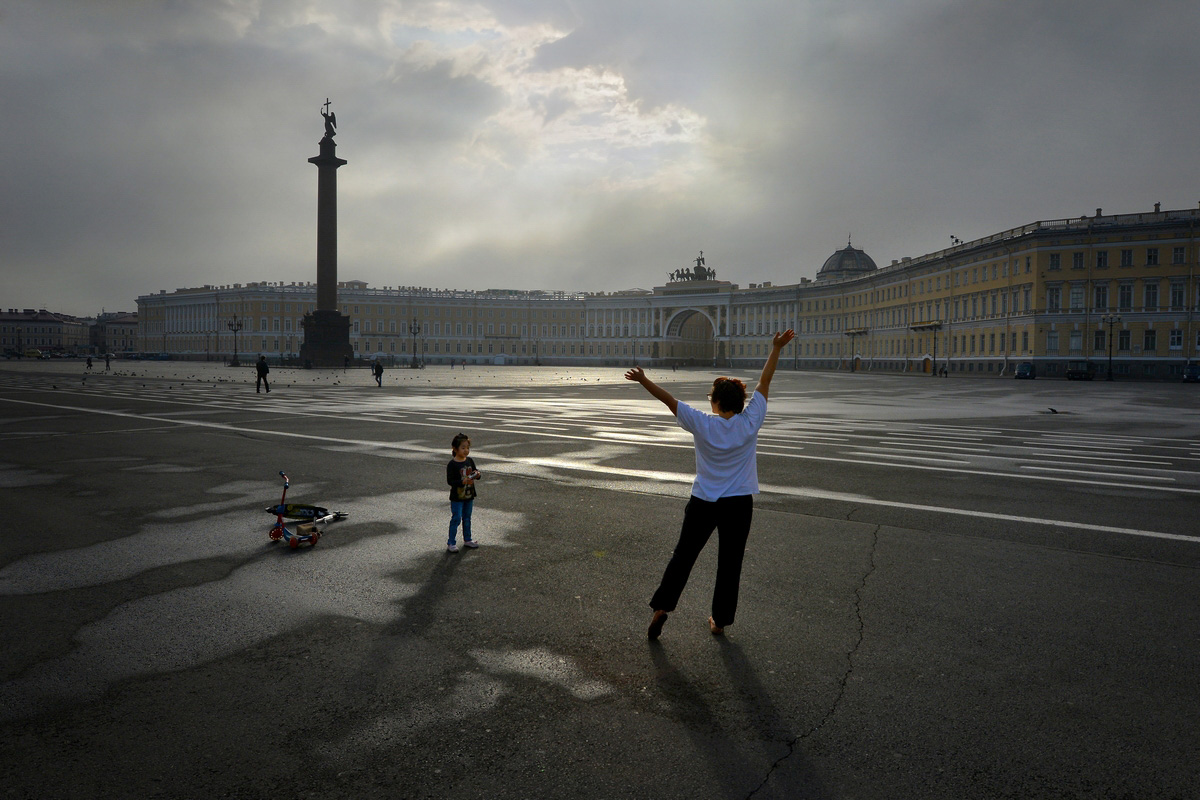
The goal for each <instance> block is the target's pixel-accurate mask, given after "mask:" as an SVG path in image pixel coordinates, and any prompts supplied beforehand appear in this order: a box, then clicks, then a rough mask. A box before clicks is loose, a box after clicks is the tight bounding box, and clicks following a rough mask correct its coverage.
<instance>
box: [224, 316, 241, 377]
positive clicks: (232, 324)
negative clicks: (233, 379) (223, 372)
mask: <svg viewBox="0 0 1200 800" xmlns="http://www.w3.org/2000/svg"><path fill="white" fill-rule="evenodd" d="M225 326H226V327H227V328H229V330H231V331H233V358H231V359H230V360H229V366H231V367H240V366H241V362H239V361H238V331H240V330H241V329H242V328H243V327H244V326H243V324H242V321H241V320H240V319H238V317H237V314H234V315H233V319H231V320H229V322H226V323H225Z"/></svg>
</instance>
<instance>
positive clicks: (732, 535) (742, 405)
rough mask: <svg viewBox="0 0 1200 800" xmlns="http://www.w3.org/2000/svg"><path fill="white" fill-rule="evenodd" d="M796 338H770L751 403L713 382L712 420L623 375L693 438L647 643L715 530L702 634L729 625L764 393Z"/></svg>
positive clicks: (726, 383)
mask: <svg viewBox="0 0 1200 800" xmlns="http://www.w3.org/2000/svg"><path fill="white" fill-rule="evenodd" d="M795 335H796V333H795V331H793V330H791V329H788V330H786V331H784V332H783V333H776V334H775V336H774V338H773V339H772V341H771V354H770V356H768V357H767V363H766V364H765V365H763V369H762V374H761V375H760V376H759V378H758V386H757V387H755V390H754V395H753V397H752V398H751V399H750V402H748V403H747V402H746V385H745V384H744V383H742V382H741V381H739V380H738V379H736V378H717V379H716V380H715V381H713V388H712V392H710V393H709V395H708V399H709V403H710V404H711V406H712V414H705V413H703V412H701V411H697V410H696V409H694V408H692V407H691V406H689V405H688V404H687V403H681V402H679V401H678V400H676V399H675V398H674V397H672V396H671V393H670V392H668V391H667V390H665V389H663V388H662V387H661V386H659V385H658V384H656V383H654V382H653V381H652V380H650V379H649V378H647V377H646V375H645V373H644V372H642V370H641V368H639V367H634V368H633V369H631V370H629V371H628V372H626V373H625V378H626V379H627V380H631V381H636V382H637V383H640V384H641V385H642V386H643V387H645V389H646V391H648V392H650V394H651V395H653V396H654V397H656V398H658V399H659V400H661V401H662V403H663V404H664V405H665V406H666V407H667V408H669V409H670V410H671V413H672V414H674V415H675V418H676V419H677V420H678V422H679V427H681V428H683V429H684V430H685V431H687V432H688V433H690V434H692V439H693V441H694V442H695V447H696V478H695V480H694V481H693V482H692V496H691V498H690V499H689V500H688V504H687V506H686V507H685V508H684V511H683V528H682V530H680V532H679V542H678V543H677V544H676V545H675V552H674V553H673V554H672V555H671V560H670V561H669V562H668V563H667V568H666V571H665V572H664V573H663V577H662V582H661V583H660V584H659V587H658V590H657V591H656V592H655V593H654V596H653V597H652V598H651V599H650V607H651V608H652V609H653V610H654V615H653V617H652V618H651V620H650V628H649V630H648V631H647V632H646V635H647V636H648V637H649V638H650V639H657V638H658V637H659V634H661V633H662V629H663V625H664V624H665V623H666V621H667V614H668V613H670V612H672V611H674V610H675V605H676V603H678V602H679V595H680V594H681V593H682V592H683V587H684V585H686V584H687V580H688V576H689V575H690V574H691V571H692V566H693V565H694V564H695V563H696V558H697V557H698V556H699V555H700V551H701V550H703V549H704V545H705V544H706V543H707V542H708V537H709V536H711V535H712V532H713V529H714V528H715V529H716V531H717V546H718V548H719V549H718V551H717V579H716V586H715V587H714V589H713V598H712V616H710V617H709V618H708V627H709V630H710V631H711V632H712V633H713V635H715V636H720V635H722V634H723V633H724V632H725V626H727V625H731V624H732V623H733V618H734V614H735V613H736V612H737V601H738V588H739V586H740V584H741V578H742V557H743V555H744V554H745V552H746V540H747V538H748V537H749V535H750V518H751V515H752V514H753V511H754V495H756V494H758V464H757V448H758V430H759V428H761V427H762V424H763V420H764V419H765V418H766V415H767V392H768V391H769V389H770V386H771V378H772V377H773V376H774V375H775V367H776V365H777V364H778V363H779V352H780V351H781V350H782V349H783V348H784V346H785V345H787V343H788V342H790V341H791V340H792V338H793V337H795Z"/></svg>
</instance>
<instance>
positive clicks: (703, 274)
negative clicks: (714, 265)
mask: <svg viewBox="0 0 1200 800" xmlns="http://www.w3.org/2000/svg"><path fill="white" fill-rule="evenodd" d="M692 261H693V262H694V263H695V264H696V266H695V268H693V269H677V270H675V271H674V272H668V273H667V281H668V282H669V283H675V282H676V281H712V280H716V278H717V271H716V270H715V269H710V268H708V267H706V266H704V251H703V250H701V251H700V255H699V256H698V257H697V258H694V259H692Z"/></svg>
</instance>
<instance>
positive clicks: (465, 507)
mask: <svg viewBox="0 0 1200 800" xmlns="http://www.w3.org/2000/svg"><path fill="white" fill-rule="evenodd" d="M450 450H451V452H452V453H453V454H454V457H453V458H451V459H450V463H449V464H447V465H446V483H448V484H450V535H449V537H448V538H447V539H446V550H448V551H449V552H451V553H457V552H458V543H457V542H456V540H457V539H458V524H459V523H460V522H461V523H462V532H463V547H470V548H476V547H479V543H478V542H476V541H475V540H474V539H472V538H471V509H472V508H473V507H474V506H475V481H477V480H479V479H480V478H481V477H483V476H482V475H481V474H480V473H479V468H478V467H476V466H475V459H473V458H471V456H470V453H471V438H470V437H469V436H467V435H466V434H465V433H460V434H458V435H457V436H455V437H454V439H453V441H451V442H450Z"/></svg>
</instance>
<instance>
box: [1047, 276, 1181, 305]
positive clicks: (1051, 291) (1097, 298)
mask: <svg viewBox="0 0 1200 800" xmlns="http://www.w3.org/2000/svg"><path fill="white" fill-rule="evenodd" d="M1084 295H1085V287H1083V286H1072V287H1070V294H1069V295H1068V298H1069V301H1070V306H1069V308H1071V309H1072V310H1083V307H1084V306H1083V304H1084ZM1184 295H1185V289H1184V285H1183V283H1182V282H1177V281H1172V282H1171V285H1170V289H1169V296H1168V303H1167V305H1168V306H1169V307H1170V308H1172V309H1179V310H1182V309H1183V307H1184V303H1185V302H1186V299H1185V296H1184ZM1141 299H1142V308H1143V309H1144V310H1146V311H1156V310H1158V308H1159V299H1160V298H1159V284H1157V283H1154V282H1145V283H1143V285H1142V298H1141ZM1108 301H1109V292H1108V285H1107V284H1097V285H1095V286H1093V287H1092V306H1093V308H1095V309H1098V310H1101V311H1107V310H1115V309H1114V308H1113V307H1110V306H1109V303H1108ZM1115 308H1119V309H1122V310H1128V309H1132V308H1133V284H1131V283H1122V284H1120V285H1119V286H1117V304H1116V307H1115ZM1046 310H1047V311H1061V310H1062V287H1060V286H1049V287H1047V288H1046Z"/></svg>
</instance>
